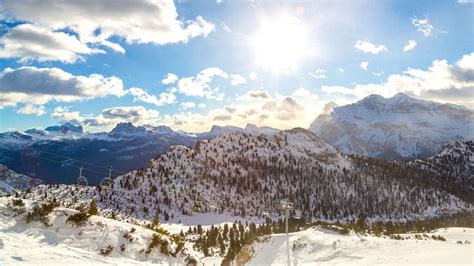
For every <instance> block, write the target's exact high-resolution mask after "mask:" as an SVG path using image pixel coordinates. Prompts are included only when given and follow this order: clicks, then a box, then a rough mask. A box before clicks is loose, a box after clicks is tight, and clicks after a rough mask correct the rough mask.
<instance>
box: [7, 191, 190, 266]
mask: <svg viewBox="0 0 474 266" xmlns="http://www.w3.org/2000/svg"><path fill="white" fill-rule="evenodd" d="M7 200H8V199H7V198H0V265H13V264H19V263H24V264H35V265H38V263H40V264H42V265H49V264H52V265H58V264H61V265H64V264H67V263H71V264H84V265H86V264H87V265H97V264H115V265H118V264H120V265H127V264H128V265H130V264H140V263H144V262H147V263H156V264H165V265H182V264H184V260H183V259H184V258H182V259H179V258H173V257H168V256H164V255H162V254H161V253H159V251H158V250H157V249H155V250H153V251H152V252H151V253H150V255H148V256H146V255H145V254H144V253H143V252H142V253H140V250H142V249H146V248H147V247H148V245H149V243H150V242H151V237H152V235H153V234H154V233H155V232H154V231H151V230H148V229H145V228H143V227H140V226H135V225H132V224H128V223H124V222H120V221H115V220H112V219H107V218H103V217H100V216H91V217H90V218H89V221H88V222H87V223H86V225H84V226H81V227H76V226H73V225H71V224H69V223H65V221H66V219H67V217H68V216H67V215H69V214H72V213H74V212H75V211H74V210H71V209H66V208H57V209H55V210H54V211H53V213H52V214H50V216H49V217H50V223H51V224H52V226H50V227H45V226H44V225H43V224H41V223H39V222H31V223H28V224H26V221H25V220H24V219H23V218H21V219H20V218H18V217H13V213H12V212H11V211H10V210H8V209H7V208H6V207H5V205H6V201H7ZM132 227H133V228H135V230H136V231H135V232H133V233H132V234H131V236H132V237H131V238H133V240H132V242H130V240H129V239H127V238H125V237H123V235H124V234H126V233H127V232H130V231H131V228H132ZM122 244H124V246H125V251H123V252H122V251H121V249H120V246H121V245H122ZM108 245H111V246H113V248H114V249H113V251H112V253H111V254H110V255H108V256H102V255H100V249H101V248H105V247H107V246H108Z"/></svg>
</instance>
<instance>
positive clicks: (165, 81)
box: [161, 73, 178, 85]
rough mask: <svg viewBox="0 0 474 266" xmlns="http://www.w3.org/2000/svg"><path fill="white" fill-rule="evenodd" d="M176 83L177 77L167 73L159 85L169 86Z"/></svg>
mask: <svg viewBox="0 0 474 266" xmlns="http://www.w3.org/2000/svg"><path fill="white" fill-rule="evenodd" d="M176 81H178V76H176V75H175V74H173V73H168V74H166V77H165V78H164V79H163V80H162V81H161V83H162V84H164V85H170V84H174V83H176Z"/></svg>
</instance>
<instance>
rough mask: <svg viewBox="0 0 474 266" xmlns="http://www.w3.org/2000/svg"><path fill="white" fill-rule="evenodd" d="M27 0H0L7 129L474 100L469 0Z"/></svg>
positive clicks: (271, 119)
mask: <svg viewBox="0 0 474 266" xmlns="http://www.w3.org/2000/svg"><path fill="white" fill-rule="evenodd" d="M26 2H27V1H21V0H20V1H13V0H12V1H9V0H4V1H2V2H0V5H1V9H0V11H1V13H2V15H1V19H2V21H1V37H0V71H2V73H1V74H0V108H1V109H0V131H7V130H25V129H28V128H32V127H39V128H42V127H45V126H48V125H53V124H59V123H62V122H64V121H72V122H74V123H77V124H82V125H83V126H84V127H85V128H86V129H87V130H89V131H102V130H108V129H110V128H112V127H113V126H114V125H115V124H116V123H117V122H121V121H130V122H133V123H134V124H151V125H158V124H166V125H168V126H170V127H172V128H173V129H177V130H178V129H180V130H186V131H205V130H208V129H209V128H210V127H211V125H213V124H218V125H227V124H230V125H237V126H245V124H246V123H254V124H257V125H259V126H273V127H279V128H290V127H295V126H300V127H308V126H309V123H310V122H311V121H312V120H313V119H314V118H315V117H316V116H317V115H318V114H319V113H320V112H321V110H322V107H323V106H324V104H325V103H327V102H328V101H335V102H336V103H338V104H348V103H352V102H354V101H357V100H358V99H360V98H363V97H365V96H366V95H368V94H371V93H377V94H381V95H383V96H385V97H391V96H393V95H394V94H396V93H398V92H405V93H408V94H410V95H412V96H414V97H417V98H421V99H426V100H434V101H439V102H450V103H455V104H459V105H464V106H466V107H468V108H473V107H474V102H473V101H474V100H472V99H474V92H473V90H474V78H473V77H474V74H473V72H474V55H473V54H472V53H473V52H474V51H473V47H474V40H473V36H474V34H473V23H474V19H473V13H474V12H473V4H472V1H461V2H459V1H455V0H453V1H291V2H288V1H285V2H277V1H262V2H257V3H253V1H230V0H229V1H226V0H223V1H222V2H221V3H218V2H216V1H176V2H172V1H155V2H150V1H147V0H140V1H130V3H127V1H121V2H120V4H117V3H115V4H111V3H108V2H111V1H106V0H103V1H94V2H92V3H89V4H87V5H81V3H80V1H66V0H63V1H58V2H57V3H56V5H55V7H53V6H52V5H51V4H50V3H49V2H51V1H40V2H39V3H33V4H28V3H26ZM132 2H133V4H132ZM55 8H56V9H55ZM94 10H96V11H97V10H99V11H100V12H97V13H96V12H95V11H94ZM129 18H130V19H129ZM408 44H410V45H408ZM168 73H172V74H173V75H175V76H176V77H177V80H175V82H173V83H169V84H164V82H163V80H164V79H165V78H166V76H167V75H168ZM199 73H201V74H199ZM461 74H462V75H461ZM133 88H134V89H133ZM216 88H218V89H216ZM471 96H472V97H471Z"/></svg>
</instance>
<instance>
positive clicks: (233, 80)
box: [230, 74, 247, 86]
mask: <svg viewBox="0 0 474 266" xmlns="http://www.w3.org/2000/svg"><path fill="white" fill-rule="evenodd" d="M246 83H247V80H246V79H245V78H244V77H242V76H241V75H239V74H232V75H230V84H231V85H232V86H237V85H241V84H246Z"/></svg>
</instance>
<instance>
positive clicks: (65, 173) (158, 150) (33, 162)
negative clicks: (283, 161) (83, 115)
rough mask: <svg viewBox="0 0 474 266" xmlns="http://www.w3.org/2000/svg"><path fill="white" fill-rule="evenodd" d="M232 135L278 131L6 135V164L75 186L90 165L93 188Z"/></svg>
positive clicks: (153, 129) (64, 128)
mask: <svg viewBox="0 0 474 266" xmlns="http://www.w3.org/2000/svg"><path fill="white" fill-rule="evenodd" d="M229 132H247V133H251V134H273V133H275V132H279V130H278V129H273V128H269V127H257V126H255V125H251V124H249V125H247V126H246V127H245V128H239V127H233V126H213V127H212V129H211V130H210V131H209V132H204V133H198V134H189V133H185V132H176V131H174V130H172V129H171V128H169V127H167V126H163V125H161V126H149V125H146V126H135V125H133V124H132V123H130V122H123V123H118V124H117V125H116V126H115V127H114V128H113V129H112V130H111V131H110V132H99V133H88V132H83V129H82V127H81V126H75V125H73V124H71V123H65V124H63V125H58V126H50V127H47V128H46V129H44V130H43V129H35V128H33V129H28V130H26V131H25V132H18V131H15V132H4V133H0V154H1V155H2V156H1V157H0V163H2V164H5V165H7V166H8V167H9V168H10V169H13V170H15V171H16V172H19V173H23V174H27V175H31V176H37V177H40V178H44V179H45V180H46V182H48V183H49V182H50V183H74V182H76V178H77V175H78V171H79V170H78V167H79V166H80V165H84V167H85V171H84V174H85V175H87V177H88V178H89V182H91V183H98V182H100V180H101V179H102V178H103V177H104V176H105V175H107V174H108V170H107V169H108V167H109V166H112V168H113V169H114V172H113V174H114V175H118V174H120V173H122V172H124V171H129V170H130V169H137V168H141V167H145V166H146V163H147V162H148V161H149V160H150V159H152V158H154V157H156V156H157V155H161V154H163V153H165V152H166V151H168V149H169V147H170V146H171V145H184V146H187V147H192V146H194V144H195V143H196V141H199V140H205V139H210V138H214V137H216V136H218V135H221V134H224V133H229Z"/></svg>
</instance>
